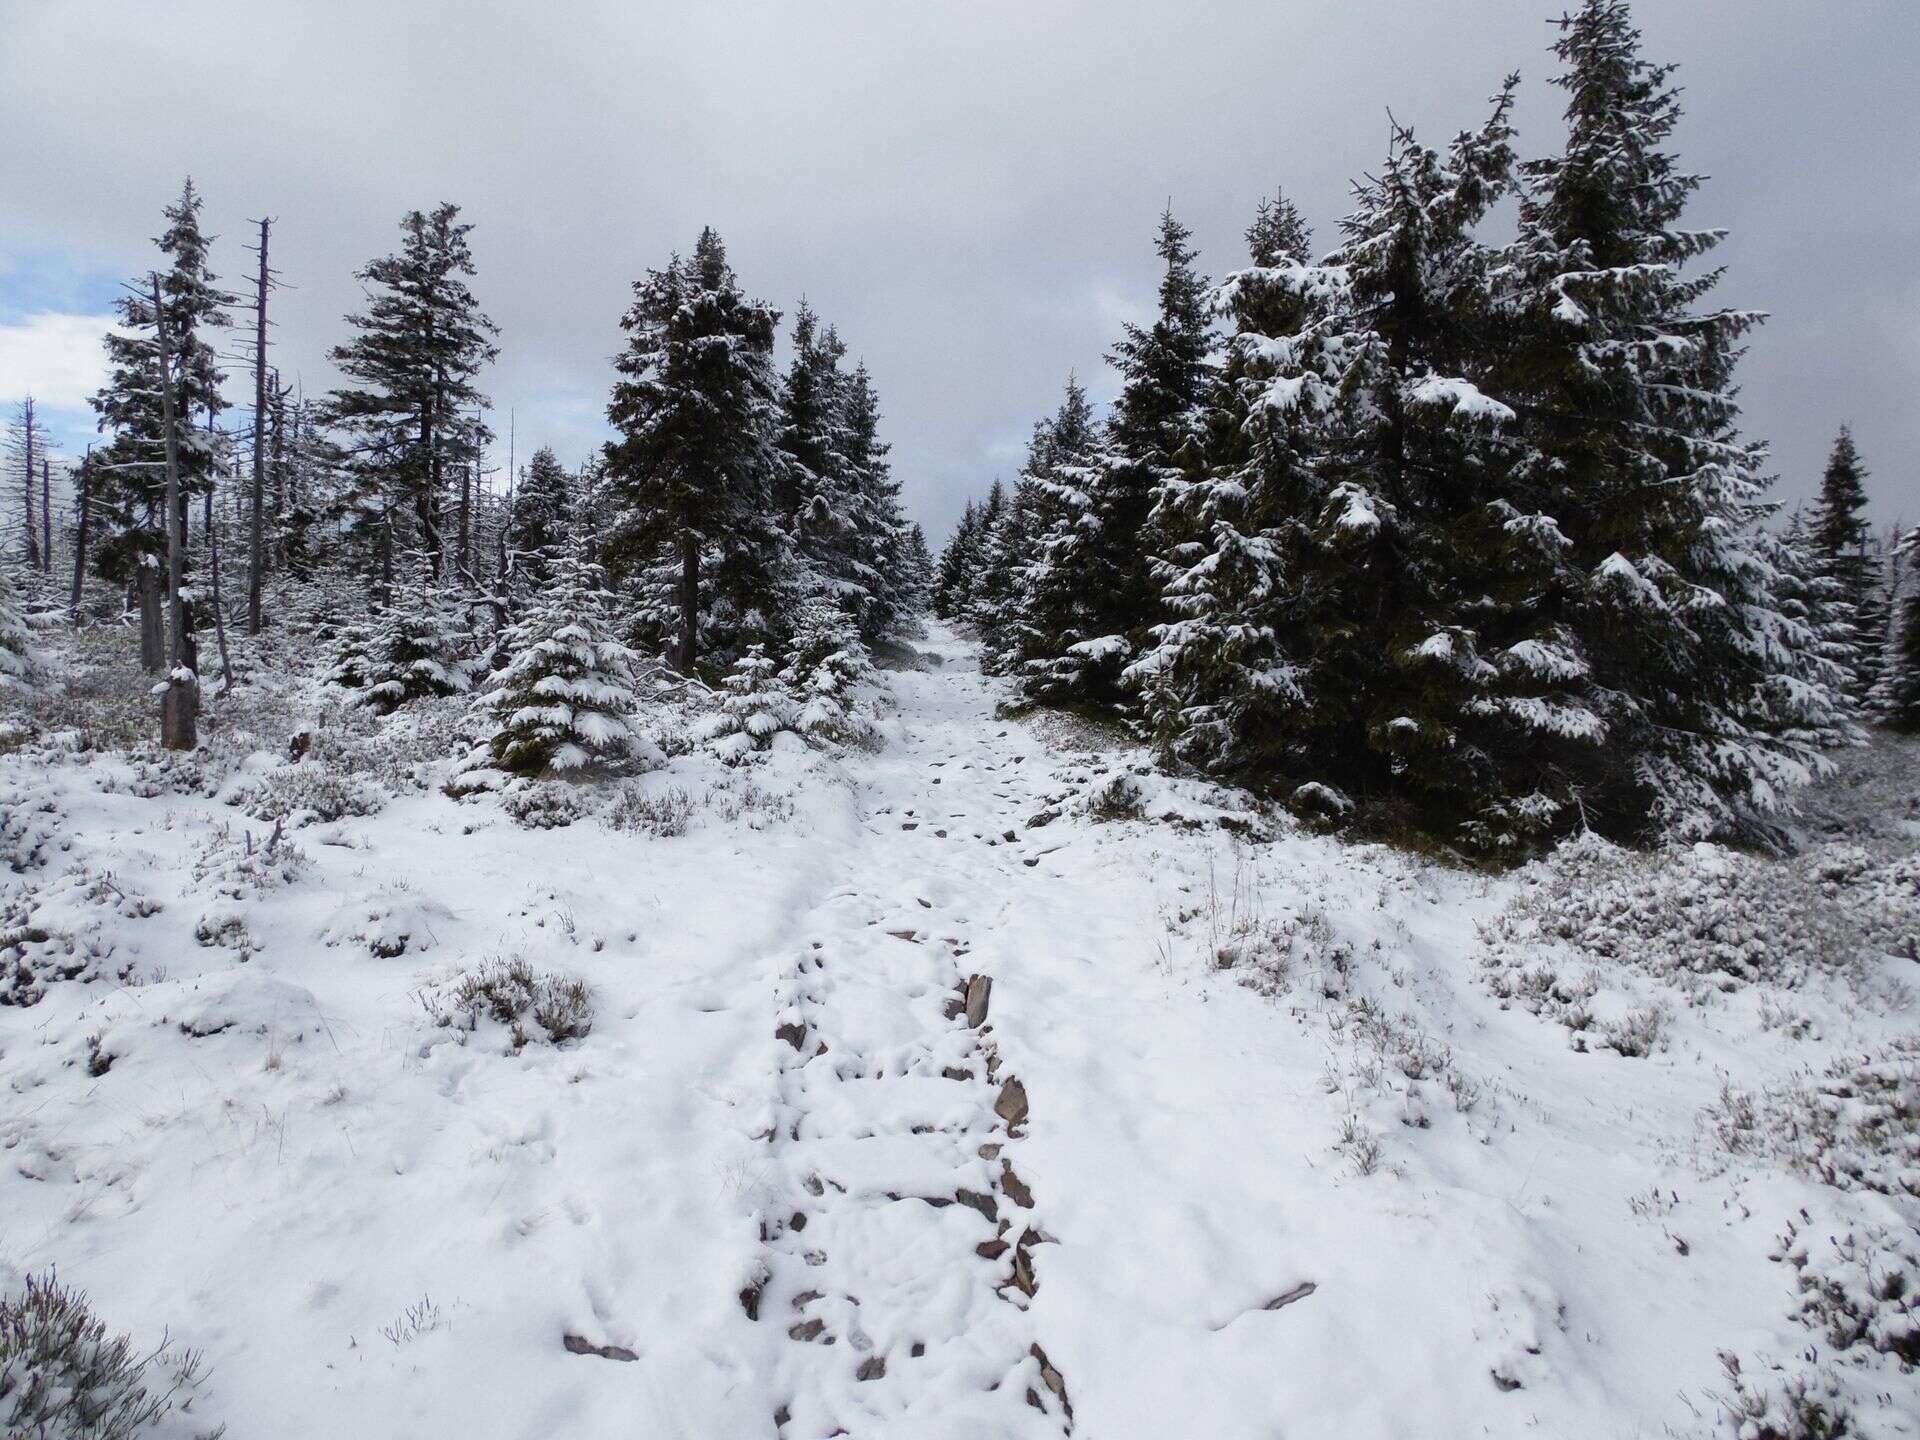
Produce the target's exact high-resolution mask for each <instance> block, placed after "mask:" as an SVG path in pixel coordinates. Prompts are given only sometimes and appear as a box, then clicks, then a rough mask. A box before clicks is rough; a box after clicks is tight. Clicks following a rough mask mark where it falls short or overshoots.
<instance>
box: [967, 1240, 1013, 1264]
mask: <svg viewBox="0 0 1920 1440" xmlns="http://www.w3.org/2000/svg"><path fill="white" fill-rule="evenodd" d="M1012 1248H1013V1247H1012V1246H1011V1245H1009V1244H1007V1242H1006V1241H1004V1240H982V1241H981V1242H980V1243H979V1244H978V1245H976V1246H974V1247H973V1253H974V1254H976V1255H978V1256H980V1257H981V1258H982V1259H984V1260H998V1259H999V1258H1000V1257H1001V1256H1002V1255H1004V1254H1006V1253H1007V1251H1009V1250H1011V1249H1012Z"/></svg>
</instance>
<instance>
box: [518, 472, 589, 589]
mask: <svg viewBox="0 0 1920 1440" xmlns="http://www.w3.org/2000/svg"><path fill="white" fill-rule="evenodd" d="M572 511H573V482H572V480H571V479H570V478H569V477H568V475H567V472H566V471H565V470H564V469H562V468H561V465H560V457H559V456H557V455H555V454H554V453H553V451H552V450H551V449H549V448H548V447H547V446H545V445H543V446H541V447H540V448H539V449H538V450H536V451H534V452H533V459H531V460H529V461H528V462H527V468H526V472H525V473H524V474H523V475H522V476H521V477H520V483H519V484H518V485H517V486H515V487H514V492H513V518H512V520H511V522H510V523H509V526H508V529H507V550H508V557H509V563H510V564H511V565H512V567H513V577H514V580H515V582H516V585H517V586H518V588H519V589H520V590H521V591H522V592H523V593H528V594H532V593H537V592H538V591H539V590H540V589H541V587H543V586H544V585H545V584H546V583H547V580H548V578H549V576H550V575H551V573H552V571H553V562H554V556H555V555H556V554H558V553H559V551H560V550H561V549H562V548H563V547H564V546H565V544H566V542H567V535H568V532H569V521H570V519H571V517H572Z"/></svg>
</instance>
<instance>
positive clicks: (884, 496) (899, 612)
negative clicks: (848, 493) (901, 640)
mask: <svg viewBox="0 0 1920 1440" xmlns="http://www.w3.org/2000/svg"><path fill="white" fill-rule="evenodd" d="M844 403H845V411H844V421H843V423H844V430H845V436H846V450H845V454H846V461H847V469H848V474H849V476H850V477H851V488H852V504H851V506H850V507H849V508H850V516H851V520H852V523H853V533H854V549H855V554H856V557H857V559H858V561H859V564H860V565H861V567H862V569H863V570H864V571H865V573H867V574H868V575H869V576H870V577H871V579H870V580H869V581H868V586H867V597H866V603H865V605H864V606H862V608H861V611H860V614H859V616H858V619H859V622H860V633H861V635H862V636H863V637H864V638H865V639H866V640H867V641H868V642H869V643H872V642H874V641H878V640H883V639H885V638H887V637H888V636H890V635H893V634H896V633H898V632H899V631H900V630H901V628H902V627H903V626H904V625H905V624H906V623H907V621H908V620H909V618H910V617H911V616H912V615H913V613H914V612H915V611H916V610H917V609H918V608H919V607H918V605H917V604H916V603H915V602H914V600H913V599H912V598H911V596H910V593H909V591H908V589H907V588H906V587H907V586H908V584H909V578H908V577H909V570H908V564H909V562H908V561H907V560H906V558H905V546H906V544H907V524H906V517H905V516H904V515H902V514H901V511H900V482H899V481H897V480H895V479H894V478H893V465H892V463H891V461H890V460H889V459H888V456H889V454H890V453H891V451H892V449H893V447H892V446H891V445H889V444H887V443H886V442H885V441H884V440H882V439H881V438H880V397H879V395H878V393H877V392H876V391H875V389H874V386H873V376H872V375H871V374H869V373H868V371H867V367H866V365H865V364H864V363H863V364H857V365H855V366H854V369H853V376H852V378H851V379H850V380H849V381H848V382H847V387H846V392H845V396H844ZM925 549H926V542H925V540H924V538H923V539H922V541H921V551H922V553H923V554H924V552H925Z"/></svg>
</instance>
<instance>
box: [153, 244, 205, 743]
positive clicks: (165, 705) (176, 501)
mask: <svg viewBox="0 0 1920 1440" xmlns="http://www.w3.org/2000/svg"><path fill="white" fill-rule="evenodd" d="M152 282H153V323H154V329H155V331H156V332H157V334H158V337H159V348H160V355H159V361H160V366H159V369H160V422H161V427H162V428H163V429H164V430H165V431H166V451H167V461H166V464H167V627H168V629H169V630H170V631H171V634H170V635H169V636H168V655H167V687H166V692H165V696H164V698H163V699H162V701H161V708H160V743H161V745H163V746H165V747H166V748H167V749H169V750H191V749H193V748H194V747H195V745H197V744H198V743H199V736H198V734H197V732H196V726H195V721H196V719H197V712H198V710H199V704H200V695H199V688H200V685H199V678H198V677H197V676H196V675H195V674H194V673H193V654H192V651H191V649H190V646H189V641H188V639H187V606H186V601H185V599H184V598H183V596H182V594H181V581H182V580H183V578H184V576H185V571H186V563H187V555H186V551H187V537H186V528H187V513H186V508H185V507H184V506H183V505H181V503H180V436H179V432H178V431H177V429H176V428H175V424H174V413H173V347H172V337H171V336H170V335H169V334H168V332H167V307H166V300H165V297H164V296H163V295H162V294H161V292H160V276H159V274H158V273H155V274H154V275H153V276H152Z"/></svg>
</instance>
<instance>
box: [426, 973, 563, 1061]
mask: <svg viewBox="0 0 1920 1440" xmlns="http://www.w3.org/2000/svg"><path fill="white" fill-rule="evenodd" d="M421 1004H422V1005H424V1006H425V1008H426V1011H427V1014H428V1015H429V1016H431V1017H432V1019H433V1023H434V1024H435V1025H437V1026H439V1027H441V1028H442V1029H448V1030H452V1031H454V1032H456V1033H457V1034H458V1035H459V1037H460V1042H461V1043H462V1044H465V1043H466V1042H467V1038H468V1037H469V1036H471V1035H473V1034H475V1033H477V1032H478V1031H479V1030H480V1028H481V1026H482V1025H483V1024H486V1025H489V1026H493V1027H497V1028H499V1029H503V1030H505V1031H506V1032H507V1040H508V1043H509V1045H510V1047H511V1048H512V1049H513V1050H515V1051H518V1050H520V1049H522V1048H523V1047H525V1045H526V1044H527V1042H528V1041H529V1040H530V1039H534V1038H536V1033H535V1032H537V1034H538V1036H539V1037H544V1038H545V1039H546V1040H547V1041H548V1043H550V1044H554V1045H559V1044H561V1043H563V1042H565V1041H568V1040H578V1039H580V1038H582V1037H583V1036H585V1035H586V1034H587V1033H588V1032H589V1031H590V1030H592V1029H593V999H592V996H591V995H590V994H589V993H588V990H587V986H586V982H584V981H582V980H577V979H572V978H569V977H565V976H560V975H554V974H550V973H548V972H545V971H539V970H535V969H534V968H533V967H532V966H531V965H529V964H528V963H527V962H526V961H525V960H523V959H521V958H519V957H518V956H515V957H514V958H512V959H493V960H488V961H486V962H484V963H483V964H481V965H478V966H476V967H474V968H473V969H471V970H468V971H466V972H465V973H464V974H462V975H460V976H459V977H458V978H456V979H455V980H453V981H451V982H450V983H448V984H446V985H442V986H440V987H439V988H437V989H435V990H432V991H429V992H428V993H426V994H425V995H423V996H422V997H421Z"/></svg>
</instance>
